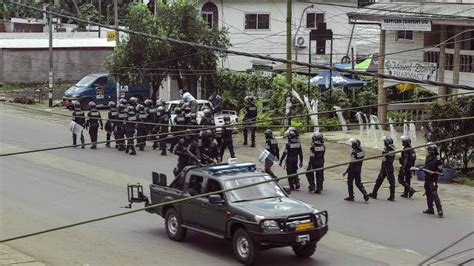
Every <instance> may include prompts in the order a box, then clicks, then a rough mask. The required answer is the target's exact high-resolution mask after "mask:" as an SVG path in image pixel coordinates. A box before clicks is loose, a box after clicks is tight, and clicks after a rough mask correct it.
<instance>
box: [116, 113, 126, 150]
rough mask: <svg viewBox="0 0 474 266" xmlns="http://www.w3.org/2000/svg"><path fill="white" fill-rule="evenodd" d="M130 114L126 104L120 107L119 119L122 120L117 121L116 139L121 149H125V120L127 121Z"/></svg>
mask: <svg viewBox="0 0 474 266" xmlns="http://www.w3.org/2000/svg"><path fill="white" fill-rule="evenodd" d="M127 118H128V114H127V110H126V108H125V106H123V107H122V108H120V109H119V113H118V120H120V122H117V123H115V139H116V143H117V145H118V146H117V148H118V150H119V151H124V150H125V140H124V138H125V122H126V121H127Z"/></svg>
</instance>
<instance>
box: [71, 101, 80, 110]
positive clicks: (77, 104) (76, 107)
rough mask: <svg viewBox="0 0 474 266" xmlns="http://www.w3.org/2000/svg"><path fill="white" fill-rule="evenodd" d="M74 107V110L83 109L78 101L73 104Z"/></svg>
mask: <svg viewBox="0 0 474 266" xmlns="http://www.w3.org/2000/svg"><path fill="white" fill-rule="evenodd" d="M72 105H73V106H74V109H76V110H77V109H79V110H80V109H81V104H80V103H79V102H78V101H74V103H73V104H72Z"/></svg>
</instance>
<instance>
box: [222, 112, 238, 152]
mask: <svg viewBox="0 0 474 266" xmlns="http://www.w3.org/2000/svg"><path fill="white" fill-rule="evenodd" d="M233 131H234V130H233V128H231V127H230V116H228V115H226V116H224V127H222V144H221V151H220V154H221V158H220V159H221V161H222V159H223V157H224V152H225V149H226V148H227V149H229V152H230V158H235V152H234V140H233V138H232V134H233Z"/></svg>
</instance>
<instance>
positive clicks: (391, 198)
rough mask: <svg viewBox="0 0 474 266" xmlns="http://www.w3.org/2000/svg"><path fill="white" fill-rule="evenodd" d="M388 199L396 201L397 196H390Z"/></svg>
mask: <svg viewBox="0 0 474 266" xmlns="http://www.w3.org/2000/svg"><path fill="white" fill-rule="evenodd" d="M387 200H388V201H395V197H394V196H390V197H389V198H388V199H387Z"/></svg>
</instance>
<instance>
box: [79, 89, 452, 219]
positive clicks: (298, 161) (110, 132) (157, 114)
mask: <svg viewBox="0 0 474 266" xmlns="http://www.w3.org/2000/svg"><path fill="white" fill-rule="evenodd" d="M211 97H220V96H218V95H217V96H216V95H213V96H211ZM214 99H216V98H214ZM217 106H219V105H217ZM89 107H90V111H88V112H87V114H86V113H85V112H84V111H83V110H81V106H80V104H79V103H74V111H73V121H74V122H75V123H77V124H79V125H81V126H82V127H84V128H85V129H88V131H89V135H90V139H91V142H92V143H93V144H92V146H91V149H96V147H97V145H96V142H97V134H98V129H99V127H100V128H101V129H104V125H103V123H102V119H101V115H100V112H99V111H98V110H97V107H96V104H95V103H94V102H90V103H89ZM109 107H110V110H109V112H108V119H107V121H106V123H105V130H106V132H107V133H106V140H107V142H106V146H107V147H110V143H111V137H112V136H113V137H114V138H115V140H116V141H115V142H116V144H115V148H116V149H118V150H119V151H125V153H129V154H130V155H135V154H136V150H135V147H137V148H138V149H139V150H141V151H143V150H144V148H145V145H146V140H147V138H148V139H149V140H151V141H152V142H153V146H152V147H153V149H157V148H159V149H160V150H161V154H162V155H166V154H167V152H174V153H175V154H176V155H177V156H178V164H177V166H176V168H175V169H174V173H175V175H177V174H178V173H179V172H181V170H182V169H183V168H185V167H186V166H189V165H208V164H217V163H220V162H221V161H222V159H223V155H224V152H225V150H226V149H228V150H229V153H230V157H231V158H235V151H234V144H233V134H234V133H235V128H233V127H232V123H231V119H230V117H229V116H224V126H223V127H220V128H219V129H220V132H217V131H218V130H217V129H218V128H217V127H216V126H215V122H214V117H213V115H214V114H215V113H216V112H218V111H220V109H217V110H216V109H212V110H211V109H204V111H203V114H204V115H203V117H202V118H201V119H200V123H198V119H197V113H196V112H193V111H194V110H192V109H191V106H190V104H189V103H186V102H181V103H180V105H179V106H178V107H176V108H175V109H174V113H175V114H176V116H175V117H174V118H173V121H171V122H172V123H170V119H171V118H170V110H168V109H167V108H166V106H165V102H164V101H162V100H158V101H157V102H156V104H154V103H153V101H152V100H150V99H147V100H145V101H143V104H142V103H140V102H139V100H138V99H136V98H134V97H132V98H130V100H128V101H127V100H126V99H120V101H119V104H118V105H117V104H116V103H115V102H109ZM218 108H220V107H218ZM256 117H257V108H256V106H255V103H254V99H253V97H251V96H249V97H247V98H246V107H245V117H244V121H243V122H244V123H243V125H244V130H243V132H244V143H243V144H244V145H247V144H248V143H247V135H248V133H249V132H250V135H251V147H255V130H256V127H255V123H256ZM199 127H203V129H199ZM170 131H171V132H170ZM217 135H219V137H217ZM264 135H265V149H266V150H267V151H268V153H269V155H268V156H267V157H266V158H265V160H264V170H265V172H266V173H268V174H269V175H270V176H271V177H273V178H276V177H277V176H276V175H275V174H274V173H273V171H272V166H273V164H274V162H279V165H280V166H282V165H283V164H285V168H286V173H287V175H290V177H289V178H288V181H289V185H290V189H291V190H299V189H300V186H301V185H300V181H299V178H298V175H297V171H298V168H302V167H303V147H302V145H301V142H300V140H299V134H298V130H297V129H296V128H294V127H290V128H288V130H287V131H286V132H285V134H284V135H285V137H286V139H287V143H286V144H285V147H284V150H283V152H282V153H281V155H280V149H279V146H278V141H277V140H276V139H275V137H274V136H273V132H272V130H271V129H267V130H265V132H264ZM134 136H136V139H137V143H136V145H135V142H134V139H135V138H134ZM77 137H78V136H77V135H76V134H74V133H73V144H74V145H76V143H77V142H76V141H77V140H76V139H77ZM125 137H126V138H125ZM125 139H126V143H125ZM80 140H81V144H82V145H81V147H82V148H84V141H85V140H84V136H83V135H82V133H81V136H80ZM311 140H312V142H311V146H310V147H309V152H310V153H309V154H310V158H309V161H308V165H307V168H306V169H307V171H306V172H307V173H306V178H307V180H308V183H309V187H308V190H309V192H310V193H316V194H321V192H322V191H323V184H324V171H323V170H316V171H311V170H315V169H319V168H323V167H324V161H325V159H324V158H325V152H326V147H325V145H324V138H323V135H322V134H321V133H319V132H314V133H312V136H311ZM401 140H402V145H403V151H402V152H401V156H400V158H399V162H400V171H399V173H398V182H399V183H400V185H402V186H403V188H404V191H403V193H402V194H401V197H404V198H411V197H412V196H413V195H414V193H415V192H416V191H415V190H414V189H413V187H411V178H412V171H413V170H414V168H413V167H414V166H415V160H416V153H415V150H414V149H412V146H411V139H410V138H409V137H406V136H402V138H401ZM383 142H384V151H383V152H382V155H383V157H382V158H383V159H382V162H381V168H380V172H379V175H378V177H377V179H376V182H375V185H374V187H373V190H372V192H370V193H368V192H367V190H366V189H365V187H364V185H363V183H362V179H361V173H362V164H363V159H364V157H365V154H364V151H363V149H362V146H361V142H360V140H358V139H350V140H349V143H350V145H351V147H352V151H351V163H350V164H349V165H348V168H347V170H346V171H345V172H344V174H343V176H347V188H348V194H349V195H348V197H347V198H345V199H344V200H346V201H354V200H355V197H354V189H353V186H354V183H355V185H356V187H357V188H358V189H359V191H360V192H361V193H362V196H363V198H364V200H365V201H366V202H367V201H368V200H369V198H373V199H377V197H378V190H379V189H380V187H381V185H382V183H383V182H384V180H385V178H386V179H387V180H388V183H389V198H388V199H387V200H389V201H394V200H395V173H394V172H395V169H394V165H393V164H394V161H395V153H393V152H394V151H395V146H394V142H393V139H392V138H391V137H384V138H383ZM168 144H169V147H168ZM427 150H428V154H427V157H426V160H425V166H424V168H423V169H418V170H420V171H424V172H425V184H424V189H425V195H426V198H427V206H428V208H427V210H425V211H423V213H426V214H434V206H433V205H435V206H436V210H437V213H438V216H439V217H443V209H442V206H441V201H440V198H439V196H438V193H437V188H438V186H437V183H438V176H439V175H440V174H441V173H440V171H441V169H442V165H441V160H440V158H439V152H438V148H437V146H436V145H435V144H429V145H428V148H427Z"/></svg>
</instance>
